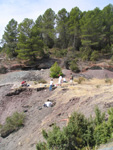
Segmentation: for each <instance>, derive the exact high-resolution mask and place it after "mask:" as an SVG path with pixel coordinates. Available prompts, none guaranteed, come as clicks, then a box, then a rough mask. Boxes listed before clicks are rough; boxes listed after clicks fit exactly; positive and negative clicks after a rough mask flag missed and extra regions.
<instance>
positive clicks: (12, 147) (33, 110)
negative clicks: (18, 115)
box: [0, 70, 113, 150]
mask: <svg viewBox="0 0 113 150" xmlns="http://www.w3.org/2000/svg"><path fill="white" fill-rule="evenodd" d="M42 71H43V73H42V72H41V71H40V72H38V73H37V72H36V74H35V73H34V72H33V79H32V81H31V80H28V83H29V84H30V85H31V86H30V87H29V88H27V89H26V90H25V91H23V92H21V93H20V94H19V95H12V96H6V94H7V93H9V92H11V91H13V90H15V88H18V87H19V86H20V81H21V80H22V79H24V78H25V77H26V76H27V77H29V75H27V74H26V72H24V74H21V73H20V72H19V74H18V73H17V72H16V73H15V75H16V76H15V75H14V73H13V72H12V74H11V73H9V74H10V75H9V74H7V75H5V76H3V75H1V76H0V85H1V86H0V95H1V97H0V124H3V123H4V121H5V119H6V117H7V116H10V115H11V114H12V113H13V112H15V111H18V112H24V113H25V114H26V120H25V126H24V127H23V128H21V129H20V130H18V131H17V132H14V133H12V134H10V135H9V136H8V137H6V138H1V137H0V150H36V143H37V142H38V141H43V137H42V134H41V131H42V129H46V130H49V129H52V124H54V123H56V124H57V125H58V126H60V127H61V128H62V127H63V126H65V125H66V121H63V119H65V118H67V117H68V116H69V115H70V114H71V113H72V112H74V111H78V112H81V113H83V114H84V115H85V116H86V117H89V116H90V115H92V116H93V115H94V108H95V106H96V105H98V107H99V108H100V109H101V110H102V111H105V112H107V109H109V108H110V107H112V106H113V72H110V71H108V70H104V71H103V70H95V71H94V70H89V71H87V72H84V73H82V74H81V73H80V74H79V75H80V76H83V75H84V76H86V77H87V80H86V81H84V82H83V83H82V84H78V83H77V82H74V83H73V84H70V83H69V82H68V83H63V84H62V86H61V87H57V88H56V89H55V90H53V91H49V88H48V87H49V81H50V77H49V70H46V71H45V70H42ZM63 72H64V74H65V75H66V79H67V80H68V81H69V75H70V70H63ZM28 73H29V72H28ZM106 74H107V78H111V83H105V78H106ZM13 75H14V76H13ZM30 75H31V76H32V74H30ZM12 76H13V78H12ZM17 76H18V79H19V80H16V77H17ZM20 76H21V77H20ZM39 76H43V78H46V79H47V82H48V83H47V84H46V88H45V89H43V90H41V91H37V88H39V87H45V84H37V85H35V84H34V81H35V80H34V79H36V77H37V78H38V77H39ZM74 76H75V77H74V78H77V77H78V74H74ZM19 77H20V78H19ZM8 79H10V80H8ZM33 80H34V81H33ZM57 82H58V79H54V83H55V84H57ZM47 99H50V100H51V101H53V102H55V103H56V104H55V106H54V107H51V108H45V107H43V104H44V102H45V101H46V100H47ZM41 108H42V109H41ZM106 117H107V114H106Z"/></svg>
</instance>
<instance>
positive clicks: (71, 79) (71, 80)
mask: <svg viewBox="0 0 113 150" xmlns="http://www.w3.org/2000/svg"><path fill="white" fill-rule="evenodd" d="M72 82H73V74H72V73H70V83H72Z"/></svg>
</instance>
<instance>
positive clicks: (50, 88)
mask: <svg viewBox="0 0 113 150" xmlns="http://www.w3.org/2000/svg"><path fill="white" fill-rule="evenodd" d="M52 87H53V79H51V80H50V86H49V91H52Z"/></svg>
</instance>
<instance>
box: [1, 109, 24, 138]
mask: <svg viewBox="0 0 113 150" xmlns="http://www.w3.org/2000/svg"><path fill="white" fill-rule="evenodd" d="M24 119H25V116H24V114H23V113H18V112H15V113H13V115H12V116H10V117H7V118H6V121H5V124H4V125H2V126H1V129H0V133H1V136H2V137H6V136H8V135H9V134H10V133H12V132H14V131H16V130H18V129H19V128H20V127H21V126H23V125H24Z"/></svg>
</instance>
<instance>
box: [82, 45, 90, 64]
mask: <svg viewBox="0 0 113 150" xmlns="http://www.w3.org/2000/svg"><path fill="white" fill-rule="evenodd" d="M91 52H92V50H91V48H90V47H85V48H84V49H83V48H81V52H80V53H81V56H82V60H83V61H85V60H90V56H91Z"/></svg>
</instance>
